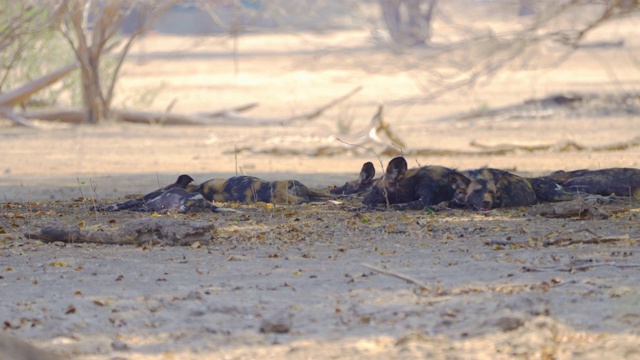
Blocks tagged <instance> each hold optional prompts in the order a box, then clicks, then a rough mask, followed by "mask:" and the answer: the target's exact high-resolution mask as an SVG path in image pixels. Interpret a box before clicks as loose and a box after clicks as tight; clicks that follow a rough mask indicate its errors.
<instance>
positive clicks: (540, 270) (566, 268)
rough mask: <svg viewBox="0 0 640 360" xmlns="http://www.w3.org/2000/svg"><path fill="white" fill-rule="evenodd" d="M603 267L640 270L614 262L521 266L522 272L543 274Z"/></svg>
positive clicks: (635, 266) (639, 265) (632, 265)
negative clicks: (545, 272)
mask: <svg viewBox="0 0 640 360" xmlns="http://www.w3.org/2000/svg"><path fill="white" fill-rule="evenodd" d="M604 266H613V267H616V268H618V269H628V268H640V264H618V263H615V262H608V263H595V264H586V265H578V266H573V265H569V266H568V267H567V266H557V267H540V268H534V267H530V266H523V267H522V271H525V272H543V271H562V272H571V273H572V272H576V271H585V270H589V269H591V268H595V267H604Z"/></svg>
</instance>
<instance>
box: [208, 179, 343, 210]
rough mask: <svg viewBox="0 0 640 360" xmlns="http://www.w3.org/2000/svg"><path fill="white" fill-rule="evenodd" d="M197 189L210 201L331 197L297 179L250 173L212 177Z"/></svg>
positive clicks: (299, 200) (289, 200) (280, 201)
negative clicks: (263, 176) (269, 177)
mask: <svg viewBox="0 0 640 360" xmlns="http://www.w3.org/2000/svg"><path fill="white" fill-rule="evenodd" d="M196 191H197V192H198V193H200V194H202V196H203V197H204V198H205V199H206V200H209V201H213V202H243V203H246V204H252V203H256V202H260V201H261V202H266V203H274V204H287V203H288V204H300V203H307V202H310V201H320V200H325V199H327V198H331V197H332V196H331V195H330V194H325V193H322V192H318V191H314V190H311V189H309V188H308V187H306V186H305V185H304V184H302V183H301V182H299V181H297V180H280V181H265V180H261V179H258V178H257V177H253V176H234V177H232V178H229V179H212V180H209V181H205V182H204V183H202V184H201V185H200V187H199V188H198V190H196Z"/></svg>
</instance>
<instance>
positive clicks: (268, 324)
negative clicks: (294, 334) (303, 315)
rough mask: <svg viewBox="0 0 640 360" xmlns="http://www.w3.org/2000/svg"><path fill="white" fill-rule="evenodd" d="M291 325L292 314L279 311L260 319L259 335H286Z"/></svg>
mask: <svg viewBox="0 0 640 360" xmlns="http://www.w3.org/2000/svg"><path fill="white" fill-rule="evenodd" d="M292 325H293V314H292V313H290V312H289V311H287V310H283V311H279V312H277V313H274V314H272V315H271V316H268V317H265V318H264V319H262V324H261V325H260V332H261V333H265V334H266V333H276V334H286V333H288V332H289V331H290V330H291V326H292Z"/></svg>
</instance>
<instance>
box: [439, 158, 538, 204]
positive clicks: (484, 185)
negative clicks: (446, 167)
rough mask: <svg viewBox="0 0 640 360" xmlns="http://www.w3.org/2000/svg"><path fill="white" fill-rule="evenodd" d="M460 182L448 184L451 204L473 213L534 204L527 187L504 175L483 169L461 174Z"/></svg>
mask: <svg viewBox="0 0 640 360" xmlns="http://www.w3.org/2000/svg"><path fill="white" fill-rule="evenodd" d="M462 174H464V175H465V176H464V178H463V179H462V181H460V179H457V181H452V182H451V184H452V186H453V187H454V189H455V190H456V193H455V195H454V198H453V203H454V204H456V205H458V206H463V207H469V208H471V209H474V210H490V209H493V208H500V207H517V206H528V205H534V204H536V203H537V202H538V199H537V197H536V193H535V191H534V189H533V187H532V186H531V183H530V182H529V181H527V180H526V179H525V178H522V177H520V176H517V175H514V174H511V173H510V172H508V171H504V170H499V169H491V168H483V169H477V170H467V171H463V172H462Z"/></svg>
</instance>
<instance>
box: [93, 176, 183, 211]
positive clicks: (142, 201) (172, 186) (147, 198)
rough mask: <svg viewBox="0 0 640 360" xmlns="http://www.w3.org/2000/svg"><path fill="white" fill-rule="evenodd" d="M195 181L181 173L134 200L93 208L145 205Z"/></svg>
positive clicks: (121, 208) (98, 209)
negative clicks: (175, 178) (167, 192)
mask: <svg viewBox="0 0 640 360" xmlns="http://www.w3.org/2000/svg"><path fill="white" fill-rule="evenodd" d="M192 182H193V178H192V177H191V176H189V175H185V174H183V175H180V176H178V179H177V180H176V181H175V182H174V183H171V184H169V185H167V186H164V187H162V188H160V189H158V190H154V191H152V192H150V193H148V194H146V195H144V196H142V197H139V198H136V199H132V200H128V201H125V202H121V203H117V204H111V205H107V206H96V207H92V208H91V210H97V211H109V212H110V211H120V210H126V209H130V208H133V207H141V206H144V204H145V203H147V202H149V201H152V200H154V199H156V198H158V197H160V196H161V195H162V194H163V193H164V192H166V191H168V190H171V189H186V188H187V187H188V186H189V184H191V183H192Z"/></svg>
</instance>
